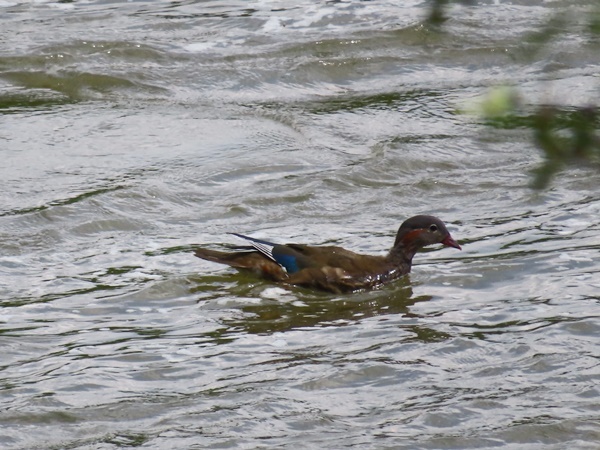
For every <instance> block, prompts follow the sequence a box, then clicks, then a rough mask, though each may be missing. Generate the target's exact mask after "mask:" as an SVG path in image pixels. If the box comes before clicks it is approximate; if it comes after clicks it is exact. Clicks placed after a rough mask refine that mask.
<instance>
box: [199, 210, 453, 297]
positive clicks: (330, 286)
mask: <svg viewBox="0 0 600 450" xmlns="http://www.w3.org/2000/svg"><path fill="white" fill-rule="evenodd" d="M232 234H234V235H235V236H238V237H240V238H242V239H245V240H246V241H248V243H249V244H250V245H249V246H247V247H242V248H240V250H241V251H235V252H222V251H216V250H209V249H204V248H199V249H197V250H196V251H195V255H196V256H197V257H199V258H202V259H206V260H209V261H213V262H217V263H221V264H227V265H229V266H231V267H235V268H236V269H239V270H247V271H252V272H254V273H256V274H257V275H258V276H260V277H262V278H265V279H268V280H271V281H275V282H278V283H284V284H290V285H295V286H303V287H308V288H313V289H319V290H324V291H329V292H334V293H341V292H352V291H356V290H363V289H371V288H374V287H377V286H379V285H382V284H384V283H388V282H390V281H393V280H396V279H398V278H400V277H401V276H403V275H406V274H407V273H409V272H410V270H411V266H412V259H413V257H414V255H415V253H416V252H417V251H418V250H419V249H421V248H423V247H425V246H427V245H431V244H437V243H441V244H443V245H445V246H449V247H454V248H457V249H459V250H460V249H461V247H460V245H458V243H457V242H456V241H455V240H454V239H453V238H452V236H451V235H450V233H449V232H448V230H447V229H446V225H445V224H444V223H443V222H442V221H441V220H440V219H438V218H437V217H434V216H427V215H419V216H414V217H411V218H410V219H407V220H406V221H405V222H403V223H402V225H401V226H400V228H399V229H398V233H397V234H396V239H395V241H394V245H393V246H392V248H391V249H390V251H389V252H388V254H387V255H385V256H374V255H363V254H359V253H355V252H352V251H350V250H346V249H344V248H342V247H335V246H310V245H303V244H275V243H272V242H268V241H264V240H262V239H255V238H252V237H249V236H245V235H242V234H238V233H232Z"/></svg>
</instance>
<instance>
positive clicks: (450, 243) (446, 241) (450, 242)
mask: <svg viewBox="0 0 600 450" xmlns="http://www.w3.org/2000/svg"><path fill="white" fill-rule="evenodd" d="M442 244H444V245H445V246H446V247H454V248H457V249H459V250H462V248H460V245H458V242H456V241H455V240H454V239H452V236H450V235H448V236H446V238H445V239H444V240H443V241H442Z"/></svg>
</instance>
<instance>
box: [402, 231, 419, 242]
mask: <svg viewBox="0 0 600 450" xmlns="http://www.w3.org/2000/svg"><path fill="white" fill-rule="evenodd" d="M422 232H423V230H421V229H419V230H413V231H410V232H408V233H406V235H405V236H404V238H403V239H402V242H413V241H414V240H415V239H416V238H418V237H419V235H420V234H421V233H422Z"/></svg>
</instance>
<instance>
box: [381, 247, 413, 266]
mask: <svg viewBox="0 0 600 450" xmlns="http://www.w3.org/2000/svg"><path fill="white" fill-rule="evenodd" d="M415 253H417V248H416V247H413V246H409V245H406V244H405V243H404V242H398V243H396V244H395V245H394V246H393V247H392V249H391V250H390V252H389V253H388V255H387V256H386V259H387V260H388V261H389V262H390V263H392V264H394V265H395V266H398V267H402V268H404V269H405V270H406V271H407V272H408V271H410V267H411V265H412V259H413V256H415Z"/></svg>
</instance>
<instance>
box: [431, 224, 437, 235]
mask: <svg viewBox="0 0 600 450" xmlns="http://www.w3.org/2000/svg"><path fill="white" fill-rule="evenodd" d="M437 229H438V227H437V225H436V224H435V223H434V224H431V225H430V226H429V231H431V232H432V233H435V232H436V231H437Z"/></svg>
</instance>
